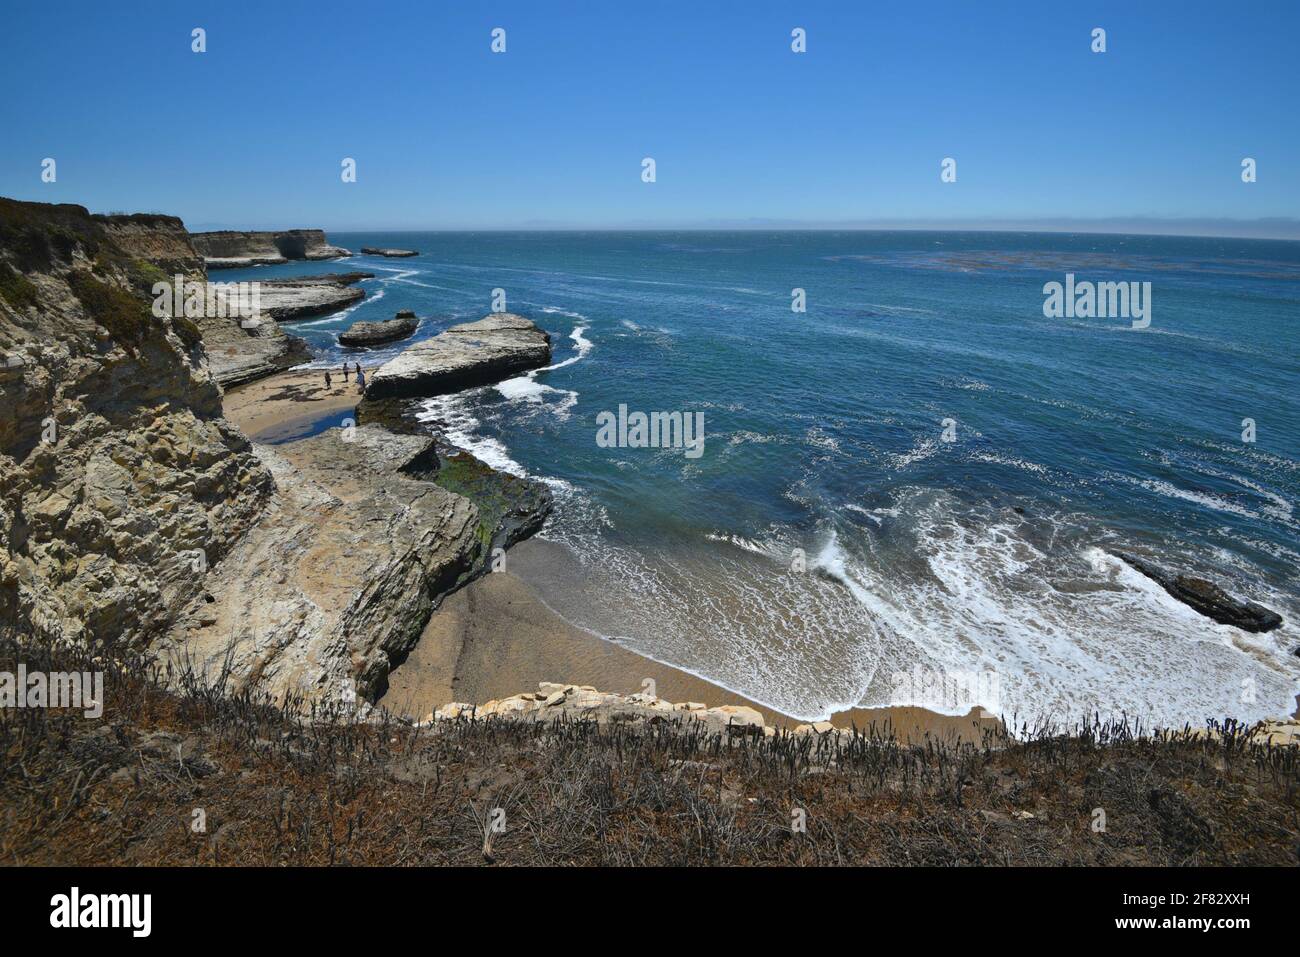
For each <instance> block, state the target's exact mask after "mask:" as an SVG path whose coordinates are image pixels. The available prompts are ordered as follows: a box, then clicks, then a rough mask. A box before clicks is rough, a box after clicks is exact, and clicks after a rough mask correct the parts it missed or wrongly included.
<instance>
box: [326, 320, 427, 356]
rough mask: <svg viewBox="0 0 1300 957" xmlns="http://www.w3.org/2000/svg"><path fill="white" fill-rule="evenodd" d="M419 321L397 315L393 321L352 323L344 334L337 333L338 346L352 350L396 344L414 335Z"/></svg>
mask: <svg viewBox="0 0 1300 957" xmlns="http://www.w3.org/2000/svg"><path fill="white" fill-rule="evenodd" d="M419 325H420V320H418V319H416V318H415V316H414V314H412V315H410V316H404V315H402V314H401V313H398V314H397V318H395V319H385V320H384V321H383V322H354V323H352V325H351V326H350V327H349V328H348V330H347V331H346V332H340V333H339V345H341V346H350V347H352V348H354V349H364V348H367V347H369V346H379V345H383V344H384V343H385V342H397V341H398V340H399V339H406V338H409V337H410V336H413V335H414V334H415V330H416V329H417V328H419Z"/></svg>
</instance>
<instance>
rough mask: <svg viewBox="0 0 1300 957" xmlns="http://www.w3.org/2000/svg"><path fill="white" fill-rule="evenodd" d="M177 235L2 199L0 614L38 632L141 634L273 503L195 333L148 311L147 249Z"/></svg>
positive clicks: (161, 251) (152, 273)
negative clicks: (225, 409)
mask: <svg viewBox="0 0 1300 957" xmlns="http://www.w3.org/2000/svg"><path fill="white" fill-rule="evenodd" d="M183 233H184V230H183V227H182V226H181V225H180V221H179V220H176V219H174V218H172V217H161V216H138V217H97V216H91V215H90V214H89V213H88V212H87V211H86V210H85V209H84V208H83V207H80V206H72V205H61V206H50V205H46V204H40V203H21V202H16V201H13V200H7V199H0V353H2V354H3V356H4V363H3V366H2V369H3V371H0V490H2V491H0V549H2V550H0V621H3V622H4V623H6V624H12V625H15V626H17V627H18V628H19V629H20V630H21V631H23V632H26V633H29V634H32V635H34V636H36V637H38V638H46V639H53V638H64V639H68V640H77V641H84V642H88V643H103V644H105V645H108V646H113V645H117V644H127V645H140V644H143V643H147V642H148V641H149V640H150V639H152V638H153V637H155V636H157V635H159V634H161V633H162V632H163V631H164V630H165V629H166V628H167V627H168V626H169V625H170V623H171V621H172V620H173V619H174V617H175V615H176V612H177V610H178V609H179V608H181V607H182V606H183V605H184V604H185V603H186V602H187V601H188V600H189V599H190V598H192V597H193V596H194V595H196V594H197V593H198V592H199V589H200V587H201V581H202V570H203V569H204V568H206V567H208V566H210V565H212V564H215V563H216V562H218V561H220V559H221V558H222V557H223V556H224V555H225V554H226V553H227V552H228V551H229V550H230V548H231V547H232V546H233V544H234V543H235V542H236V541H238V539H239V538H240V537H241V536H242V535H243V534H244V533H245V532H247V530H248V529H249V528H250V527H252V525H253V524H254V523H255V522H256V520H257V518H258V516H259V515H260V514H261V512H262V510H263V509H264V508H265V506H266V504H267V502H268V500H269V499H270V496H271V492H272V488H273V484H272V480H271V475H270V473H269V472H268V471H267V470H266V469H265V468H264V467H263V466H262V464H261V463H260V462H259V461H258V460H257V457H256V456H255V455H254V454H253V451H252V448H251V446H250V445H249V443H248V440H247V439H246V438H245V437H244V436H243V435H242V434H241V433H240V432H238V431H237V430H236V429H234V428H232V427H231V426H229V425H228V424H227V423H226V422H225V420H224V419H223V418H222V417H221V390H220V388H219V387H218V385H217V382H216V381H215V379H214V378H213V376H212V374H211V372H210V370H209V369H208V367H207V364H206V362H205V361H204V350H203V341H202V331H201V329H200V328H199V326H198V325H197V324H196V323H195V322H194V321H192V320H189V319H186V318H184V317H176V318H172V317H169V316H164V317H162V318H159V317H156V316H155V315H153V312H152V311H151V308H150V304H151V297H150V290H151V288H152V285H153V283H154V282H155V281H157V280H158V279H159V278H160V277H162V276H163V275H164V274H163V273H162V271H161V270H160V269H159V268H158V267H156V266H153V265H152V263H150V262H147V261H146V260H145V259H143V258H141V257H140V256H139V255H138V254H140V253H142V252H143V251H145V250H146V248H148V249H152V250H154V252H155V254H156V255H157V256H158V257H159V259H160V260H163V259H170V258H172V257H175V258H176V259H177V260H178V262H179V261H181V260H187V259H189V258H190V256H192V251H191V250H187V249H186V248H185V247H186V245H187V244H186V243H184V242H183V241H182V237H183ZM181 268H184V265H183V263H182V264H181Z"/></svg>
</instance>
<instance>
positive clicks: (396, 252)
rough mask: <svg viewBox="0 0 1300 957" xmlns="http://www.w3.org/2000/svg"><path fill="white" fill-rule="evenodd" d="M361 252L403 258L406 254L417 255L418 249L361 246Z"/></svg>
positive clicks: (368, 254) (366, 254) (418, 253)
mask: <svg viewBox="0 0 1300 957" xmlns="http://www.w3.org/2000/svg"><path fill="white" fill-rule="evenodd" d="M361 253H362V255H365V256H387V257H388V258H389V259H404V258H406V257H407V256H418V255H420V252H419V250H418V249H383V248H380V247H377V246H362V247H361Z"/></svg>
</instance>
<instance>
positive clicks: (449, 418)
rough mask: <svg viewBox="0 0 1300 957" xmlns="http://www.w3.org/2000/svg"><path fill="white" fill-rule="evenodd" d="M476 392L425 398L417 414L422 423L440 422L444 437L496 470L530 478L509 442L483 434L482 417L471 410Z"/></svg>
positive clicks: (440, 429)
mask: <svg viewBox="0 0 1300 957" xmlns="http://www.w3.org/2000/svg"><path fill="white" fill-rule="evenodd" d="M471 396H472V393H457V394H454V395H438V396H434V397H433V398H430V399H425V400H424V402H422V403H421V411H419V412H417V413H416V415H415V417H416V419H418V420H419V421H421V422H427V423H430V424H433V425H436V426H437V428H438V430H439V431H440V432H441V434H442V436H443V438H444V439H445V440H446V441H447V442H449V443H450V444H452V445H454V446H455V447H456V448H458V449H464V450H465V451H466V452H469V453H470V454H471V455H473V456H474V457H475V458H477V459H479V460H481V461H483V462H485V463H487V464H488V465H490V466H492V468H494V469H498V470H499V471H502V472H508V473H509V474H511V475H516V476H519V477H520V478H526V477H527V476H528V473H527V471H526V470H525V469H524V467H523V466H522V465H520V464H519V463H518V462H516V461H515V460H514V459H513V458H511V457H510V450H509V449H507V448H506V446H505V444H504V443H502V442H500V441H499V440H497V439H495V438H493V437H492V436H488V435H480V434H479V432H478V431H477V430H478V427H479V424H480V423H479V420H478V419H477V418H475V417H474V414H473V413H472V412H471V411H470V402H471V401H472V400H471Z"/></svg>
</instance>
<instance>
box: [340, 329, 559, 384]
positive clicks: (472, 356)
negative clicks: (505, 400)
mask: <svg viewBox="0 0 1300 957" xmlns="http://www.w3.org/2000/svg"><path fill="white" fill-rule="evenodd" d="M550 361H551V337H550V336H549V335H548V334H547V333H546V332H545V331H544V330H542V329H539V328H538V327H537V326H536V325H534V324H533V323H532V322H531V321H530V320H528V319H525V318H524V317H523V316H516V315H514V314H513V313H509V312H502V313H494V314H492V315H490V316H486V317H484V318H483V319H480V320H478V321H477V322H466V323H462V324H461V325H458V326H452V327H451V328H450V329H448V330H447V331H446V332H443V333H441V334H440V335H437V336H434V337H433V338H432V339H426V340H424V341H423V342H417V343H416V344H415V345H413V346H410V347H409V348H407V349H406V350H405V351H404V352H403V353H402V354H401V355H399V356H398V357H397V358H396V359H393V360H392V361H390V362H387V363H385V364H384V365H382V366H380V367H379V370H378V371H377V372H376V373H375V374H374V377H373V378H372V380H371V382H370V386H369V387H368V388H367V389H366V398H367V400H380V399H389V398H409V397H414V396H431V395H441V394H443V393H447V392H457V391H459V390H461V389H469V388H472V387H474V386H479V385H486V384H488V383H491V382H500V381H501V380H502V379H508V378H510V377H511V376H515V375H519V373H521V372H527V371H528V370H530V369H537V368H541V367H542V366H545V365H547V364H548V363H549V362H550Z"/></svg>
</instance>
